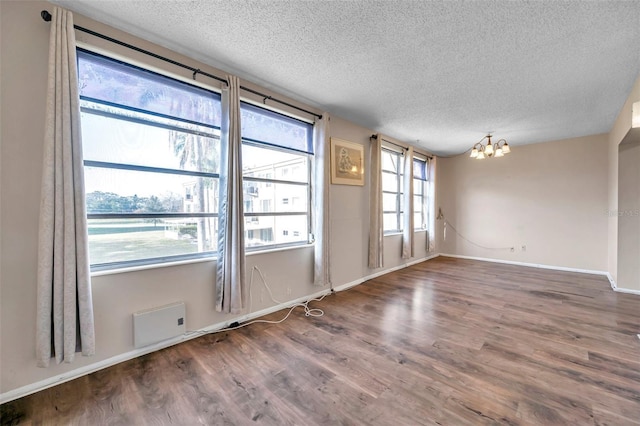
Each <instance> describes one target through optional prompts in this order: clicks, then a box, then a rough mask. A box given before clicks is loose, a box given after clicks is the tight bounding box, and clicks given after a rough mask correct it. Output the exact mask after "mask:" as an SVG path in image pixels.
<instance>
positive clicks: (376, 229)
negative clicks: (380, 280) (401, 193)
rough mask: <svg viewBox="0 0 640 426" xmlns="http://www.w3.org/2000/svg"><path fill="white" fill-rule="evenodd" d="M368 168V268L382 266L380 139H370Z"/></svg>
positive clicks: (382, 232)
mask: <svg viewBox="0 0 640 426" xmlns="http://www.w3.org/2000/svg"><path fill="white" fill-rule="evenodd" d="M369 148H370V152H371V155H370V158H371V161H370V166H369V190H370V195H369V208H370V213H369V268H374V269H375V268H381V267H382V265H383V263H384V262H383V260H384V259H383V251H384V231H383V227H382V220H383V217H382V138H381V137H380V135H376V136H375V137H372V138H371V143H370V144H369Z"/></svg>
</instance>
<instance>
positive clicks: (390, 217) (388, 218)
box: [382, 213, 399, 231]
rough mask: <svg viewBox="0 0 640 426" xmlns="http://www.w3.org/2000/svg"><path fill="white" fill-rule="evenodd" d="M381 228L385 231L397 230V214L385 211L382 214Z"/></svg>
mask: <svg viewBox="0 0 640 426" xmlns="http://www.w3.org/2000/svg"><path fill="white" fill-rule="evenodd" d="M382 223H383V229H384V230H385V231H398V230H399V229H398V215H396V214H395V213H385V214H383V215H382Z"/></svg>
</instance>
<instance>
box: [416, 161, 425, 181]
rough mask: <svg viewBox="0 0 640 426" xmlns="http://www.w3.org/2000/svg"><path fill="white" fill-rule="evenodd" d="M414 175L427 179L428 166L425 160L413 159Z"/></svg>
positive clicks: (417, 177)
mask: <svg viewBox="0 0 640 426" xmlns="http://www.w3.org/2000/svg"><path fill="white" fill-rule="evenodd" d="M413 177H414V178H416V179H420V180H426V179H427V166H426V163H425V162H424V161H421V160H413Z"/></svg>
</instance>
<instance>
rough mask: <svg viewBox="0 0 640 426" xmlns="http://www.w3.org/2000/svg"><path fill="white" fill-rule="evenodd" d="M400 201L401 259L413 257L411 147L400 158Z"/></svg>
mask: <svg viewBox="0 0 640 426" xmlns="http://www.w3.org/2000/svg"><path fill="white" fill-rule="evenodd" d="M402 174H403V175H404V179H403V180H402V201H403V203H402V204H403V205H404V210H403V212H402V253H401V256H402V258H403V259H409V258H411V257H413V253H414V243H413V232H414V230H413V228H414V224H413V220H414V219H413V147H412V146H410V147H409V148H407V149H406V150H405V152H404V155H403V157H402Z"/></svg>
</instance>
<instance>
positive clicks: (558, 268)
mask: <svg viewBox="0 0 640 426" xmlns="http://www.w3.org/2000/svg"><path fill="white" fill-rule="evenodd" d="M440 256H444V257H455V258H458V259H471V260H480V261H482V262H493V263H506V264H508V265H518V266H528V267H530V268H540V269H552V270H555V271H565V272H578V273H581V274H591V275H603V276H605V277H607V279H608V280H609V284H610V285H611V289H612V290H613V291H617V292H618V293H627V294H636V295H639V296H640V290H633V289H630V288H621V287H618V286H617V284H616V282H615V280H614V279H613V277H612V276H611V274H610V273H609V272H606V271H598V270H592V269H579V268H569V267H566V266H555V265H544V264H538V263H526V262H516V261H512V260H501V259H491V258H488V257H475V256H462V255H459V254H446V253H440Z"/></svg>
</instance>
